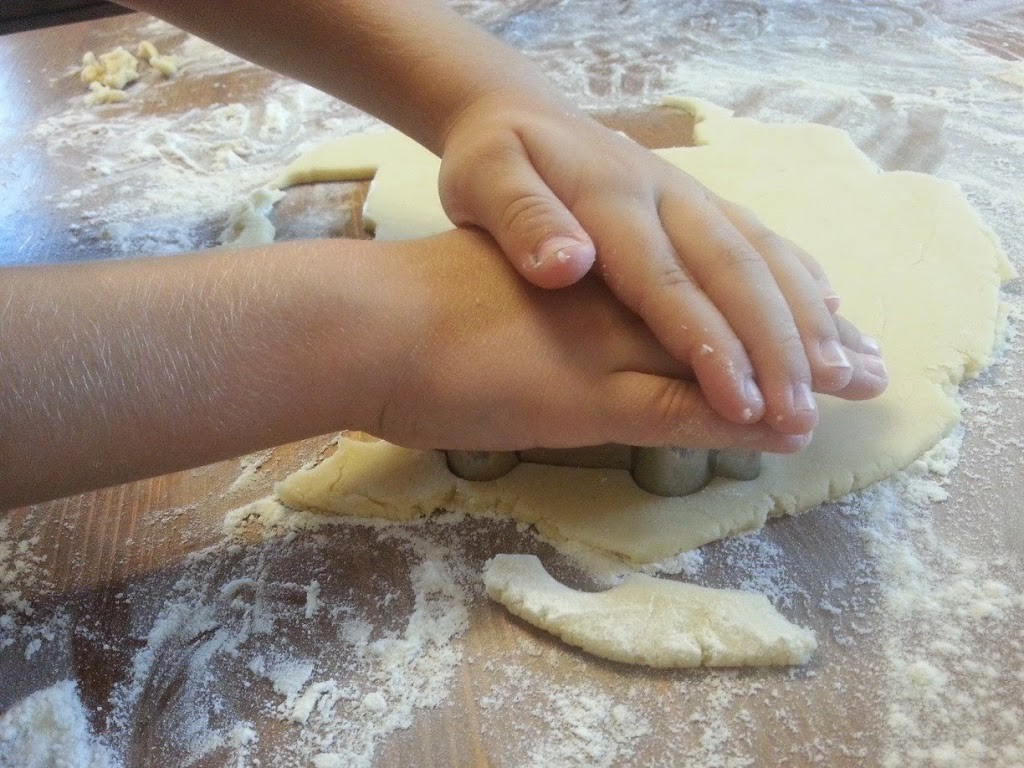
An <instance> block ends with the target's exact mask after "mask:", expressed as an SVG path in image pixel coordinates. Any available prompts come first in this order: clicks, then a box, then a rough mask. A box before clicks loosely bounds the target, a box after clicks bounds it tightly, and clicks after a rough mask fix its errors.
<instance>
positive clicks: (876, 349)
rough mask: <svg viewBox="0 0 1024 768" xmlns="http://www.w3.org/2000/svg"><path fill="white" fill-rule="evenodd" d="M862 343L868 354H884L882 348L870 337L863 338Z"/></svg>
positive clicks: (861, 338)
mask: <svg viewBox="0 0 1024 768" xmlns="http://www.w3.org/2000/svg"><path fill="white" fill-rule="evenodd" d="M860 343H861V345H862V346H863V347H864V349H866V350H867V351H868V352H871V353H872V354H875V355H878V354H881V352H882V347H881V346H880V345H879V344H878V342H877V341H875V340H874V339H872V338H871V337H870V336H861V337H860Z"/></svg>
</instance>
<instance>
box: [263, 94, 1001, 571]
mask: <svg viewBox="0 0 1024 768" xmlns="http://www.w3.org/2000/svg"><path fill="white" fill-rule="evenodd" d="M675 104H676V106H678V107H680V108H683V109H687V110H689V111H691V112H693V113H694V115H695V118H696V121H697V124H696V128H695V138H696V142H697V145H698V146H695V147H689V148H675V149H667V150H660V151H659V154H660V155H661V156H662V157H664V158H665V159H666V160H668V161H669V162H672V163H674V164H676V165H678V166H679V167H681V168H683V169H684V170H686V171H687V172H688V173H690V174H692V175H694V176H696V177H697V178H698V179H699V180H700V181H701V182H703V183H704V184H706V185H707V186H708V187H710V188H711V189H712V190H713V191H715V192H717V193H718V194H720V195H722V196H723V197H725V198H727V199H730V200H734V201H736V202H738V203H740V204H742V205H745V206H748V207H749V208H751V209H753V210H754V211H755V212H756V213H757V214H758V215H759V216H760V217H761V219H762V220H764V221H765V223H766V224H767V225H768V226H770V227H772V228H773V229H775V230H776V231H778V232H780V233H781V234H783V235H785V236H786V237H788V238H790V239H791V240H793V241H794V242H796V243H797V244H798V245H800V246H802V247H803V248H804V249H806V250H807V251H808V252H809V253H811V254H812V255H813V256H814V257H815V258H817V259H818V260H819V261H820V262H821V263H822V265H823V266H824V267H825V269H826V271H827V272H828V274H829V277H830V279H831V282H832V283H833V285H834V286H835V287H836V289H837V290H838V293H839V294H840V296H842V300H843V311H844V314H845V315H846V316H847V317H849V318H850V319H851V320H852V321H853V322H855V323H856V324H857V325H858V326H859V327H860V328H861V329H863V330H864V332H865V333H868V334H869V335H871V336H874V337H875V338H876V339H878V340H879V341H880V343H881V346H882V348H883V349H884V350H885V353H886V361H887V363H888V367H889V376H890V383H889V388H888V390H887V391H886V392H885V394H883V395H882V396H881V397H878V398H875V399H873V400H869V401H864V402H848V401H844V400H839V399H835V398H830V397H819V398H818V404H819V407H820V409H821V421H820V425H819V426H818V428H817V430H816V431H815V436H814V440H813V442H812V443H811V445H810V446H809V447H808V448H807V449H806V450H804V451H803V452H801V453H800V454H797V455H794V456H784V457H783V456H773V455H768V454H766V455H765V457H764V468H763V471H762V473H761V476H760V477H759V478H757V479H756V480H751V481H743V482H739V481H731V480H721V479H719V480H715V481H714V482H713V483H712V484H710V485H709V486H708V487H707V488H705V489H704V490H702V491H700V492H698V493H696V494H693V495H691V496H686V497H682V498H675V499H672V498H661V497H656V496H651V495H649V494H647V493H645V492H643V491H641V490H639V489H638V488H637V487H636V486H635V484H634V483H633V482H632V479H631V478H630V476H629V474H628V473H627V472H625V471H621V470H601V469H581V470H577V469H567V468H562V467H548V466H540V465H536V464H528V463H522V464H520V465H519V466H518V467H516V468H515V469H514V470H513V471H512V472H511V473H509V474H508V475H506V476H505V477H502V478H499V479H498V480H494V481H491V482H479V483H474V482H468V481H464V480H460V479H458V478H455V477H453V476H452V475H451V474H450V473H449V472H448V471H447V468H446V467H445V464H444V461H443V459H441V458H440V455H439V454H435V455H434V458H433V459H424V470H423V472H422V473H417V474H416V475H415V479H410V480H409V482H410V483H411V484H410V485H408V486H401V485H400V484H399V481H398V480H397V479H396V480H395V481H394V483H393V484H392V487H393V489H394V490H395V492H396V494H397V498H398V499H399V501H393V500H389V499H384V498H383V497H379V496H376V497H375V498H376V499H377V501H378V502H379V503H380V505H381V509H382V510H383V509H385V508H386V509H387V510H389V511H387V512H384V514H387V515H388V516H392V517H401V516H404V515H408V514H410V512H409V511H408V510H409V509H410V507H409V503H408V500H409V499H411V498H414V497H416V496H417V494H421V493H422V494H423V495H422V498H423V499H424V500H425V499H426V498H428V497H429V495H430V494H432V493H434V490H433V489H436V488H437V487H440V486H444V487H445V488H446V489H450V495H451V498H450V500H449V501H447V502H445V504H444V506H445V507H446V508H448V509H451V510H453V511H466V512H471V513H478V514H494V513H497V514H503V515H508V516H511V517H513V518H516V519H517V520H521V521H523V522H525V523H530V524H533V525H535V526H536V528H537V529H538V531H539V532H540V533H541V534H543V535H544V536H546V537H547V538H549V539H551V540H553V541H555V542H556V543H557V542H558V541H564V540H569V541H574V542H579V543H582V544H584V545H587V546H589V547H592V548H594V549H598V550H601V551H603V552H605V553H611V554H614V555H618V556H620V557H622V558H625V559H626V560H629V561H632V562H635V563H649V562H659V561H662V560H665V559H667V558H669V557H672V556H674V555H676V554H678V553H679V552H682V551H685V550H688V549H693V548H696V547H699V546H701V545H702V544H705V543H707V542H709V541H713V540H715V539H719V538H722V537H725V536H730V535H734V534H738V533H742V532H745V531H751V530H755V529H757V528H760V527H761V526H762V525H763V524H764V522H765V520H766V519H767V517H768V516H769V515H780V514H792V513H796V512H800V511H803V510H806V509H810V508H812V507H814V506H816V505H817V504H820V503H821V502H823V501H826V500H828V499H834V498H838V497H841V496H843V495H845V494H847V493H849V492H850V491H853V490H856V489H859V488H863V487H865V486H867V485H870V484H871V483H873V482H875V481H877V480H880V479H881V478H884V477H886V476H888V475H890V474H892V473H894V472H896V471H897V470H899V469H901V468H902V467H905V466H907V465H908V464H909V463H911V462H912V461H914V460H915V459H916V458H917V457H918V456H920V455H921V454H922V453H924V452H925V451H926V450H928V449H929V448H930V447H931V446H933V445H934V444H935V443H936V442H937V441H938V440H939V439H940V438H941V437H943V436H944V435H945V434H946V433H947V432H948V431H949V430H950V429H951V428H952V426H953V425H954V424H955V423H956V421H957V419H958V418H959V414H960V410H959V406H958V403H957V397H956V392H957V386H958V384H959V383H960V381H961V379H963V378H964V376H967V375H972V374H975V373H976V372H977V371H979V370H980V369H981V368H982V367H983V366H984V365H985V364H986V362H987V361H988V359H989V355H990V354H991V351H992V347H993V344H994V341H995V338H996V333H997V331H998V328H999V325H1000V322H1001V319H1002V310H1001V303H1000V300H999V287H1000V284H1001V283H1003V282H1005V281H1006V280H1008V279H1009V278H1011V277H1012V276H1013V274H1014V273H1013V269H1012V267H1011V266H1010V264H1009V262H1008V261H1007V259H1006V256H1005V255H1004V254H1003V252H1002V251H1001V249H1000V247H999V244H998V242H997V241H996V238H995V236H994V235H993V233H992V232H991V231H990V230H989V229H988V228H987V227H986V226H985V225H984V224H983V223H982V222H981V220H980V219H979V218H978V216H977V215H976V214H975V213H974V211H973V210H972V209H971V207H970V206H969V205H968V203H967V201H966V200H965V199H964V197H963V195H962V194H961V193H960V191H959V189H958V188H957V187H956V186H955V185H953V184H951V183H949V182H946V181H942V180H940V179H936V178H932V177H930V176H926V175H923V174H919V173H910V172H889V173H883V172H882V171H881V170H880V169H879V168H878V167H877V166H876V165H874V164H873V163H872V162H871V161H870V160H869V159H868V158H867V157H866V156H865V155H863V154H862V153H861V152H860V151H859V150H858V149H857V148H856V146H854V144H853V143H852V142H851V141H850V139H849V137H848V136H847V135H846V134H845V133H843V132H842V131H840V130H837V129H835V128H828V127H825V126H820V125H809V124H802V125H796V124H785V125H783V124H765V123H760V122H757V121H754V120H750V119H744V118H734V117H732V114H731V113H730V112H729V111H728V110H725V109H722V108H721V107H714V106H713V105H707V104H706V103H703V102H697V101H683V100H677V101H676V102H675ZM437 167H438V161H437V158H436V157H434V156H433V155H430V154H429V153H427V152H426V150H424V149H422V148H421V147H419V146H418V145H416V144H413V143H412V142H411V141H410V140H409V139H407V138H405V137H403V136H402V135H400V134H396V133H384V134H376V135H364V136H356V137H353V138H351V139H342V140H339V141H336V142H332V143H331V144H328V145H325V146H324V147H322V148H320V149H318V150H314V151H313V152H312V153H310V154H309V155H306V156H304V157H302V158H299V160H297V161H296V162H295V163H293V164H292V165H291V166H290V167H289V168H288V169H287V170H286V172H285V175H284V176H283V177H282V179H281V181H282V183H284V184H288V183H299V182H302V181H310V180H323V179H328V178H349V179H351V178H355V177H358V176H366V175H369V174H370V173H372V172H373V171H374V170H375V169H376V176H375V177H374V180H373V183H372V184H371V187H370V193H369V198H368V200H367V210H368V211H370V212H371V213H372V217H373V219H374V221H375V222H376V226H377V235H378V237H388V238H401V237H416V236H420V235H424V234H428V233H430V232H435V231H440V230H441V229H448V228H450V227H451V224H450V223H448V221H447V219H446V218H444V212H443V211H442V210H441V206H440V202H439V200H438V197H437V178H436V174H437ZM428 455H429V454H428ZM409 460H410V459H409V455H408V453H407V451H406V449H403V448H397V447H394V446H389V445H387V444H381V445H380V446H377V447H374V448H372V449H370V448H368V447H367V444H362V445H359V446H350V445H348V443H347V441H346V439H345V438H342V441H341V444H340V447H339V450H338V452H337V453H336V454H335V455H334V456H332V457H331V458H329V459H327V460H325V461H324V462H323V463H322V464H321V465H319V466H318V467H315V468H313V469H309V470H304V471H301V472H298V473H296V474H294V475H292V476H291V477H289V478H286V479H285V480H284V481H283V482H282V483H280V484H279V486H278V488H279V491H278V492H279V493H280V494H281V497H282V499H284V500H286V502H287V503H290V504H291V503H294V504H296V505H297V506H302V507H309V508H315V509H322V510H331V511H333V512H337V513H339V514H357V515H360V514H365V512H366V507H365V505H361V504H355V505H353V504H352V503H351V500H352V499H358V498H360V496H361V495H362V494H365V493H366V492H367V489H366V488H364V487H363V486H361V485H360V482H361V479H360V478H362V477H364V476H367V475H372V472H371V471H370V467H368V466H364V464H365V463H366V462H381V464H382V466H386V465H387V464H389V463H390V462H399V461H401V462H405V461H409ZM346 461H356V462H359V463H360V467H361V469H360V471H359V472H356V473H346V470H345V462H346ZM428 466H429V467H431V468H432V469H430V471H429V472H428V471H427V470H426V467H428ZM327 478H329V479H331V482H330V483H326V482H321V485H320V487H321V488H322V491H321V492H320V493H318V494H305V495H302V496H301V497H300V496H299V495H298V494H297V493H296V492H295V489H297V488H298V487H299V486H306V487H311V485H312V483H313V481H314V480H317V481H318V482H320V480H323V479H327ZM421 487H422V488H425V489H430V490H428V491H421V490H420V489H421ZM429 506H430V505H429V504H427V503H426V502H425V501H424V503H422V504H419V505H418V508H419V509H422V510H424V511H425V512H427V513H429V511H430V509H429ZM399 507H401V510H399ZM377 514H381V513H377Z"/></svg>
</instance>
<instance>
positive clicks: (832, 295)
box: [825, 291, 839, 315]
mask: <svg viewBox="0 0 1024 768" xmlns="http://www.w3.org/2000/svg"><path fill="white" fill-rule="evenodd" d="M825 306H826V307H828V311H829V312H831V313H832V314H833V315H834V314H835V313H836V312H838V311H839V294H838V293H836V292H835V291H830V292H829V293H826V294H825Z"/></svg>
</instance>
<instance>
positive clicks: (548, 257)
mask: <svg viewBox="0 0 1024 768" xmlns="http://www.w3.org/2000/svg"><path fill="white" fill-rule="evenodd" d="M593 248H594V247H593V246H592V245H587V244H586V243H581V242H580V241H579V240H573V239H572V238H571V237H552V238H551V239H550V240H546V241H545V242H544V243H542V244H541V246H540V248H539V249H538V250H537V253H535V254H534V256H533V266H534V268H540V267H543V266H545V265H546V264H550V263H557V264H564V263H566V262H567V261H574V260H576V259H589V258H590V257H591V256H592V254H593Z"/></svg>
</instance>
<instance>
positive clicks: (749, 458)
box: [445, 443, 761, 496]
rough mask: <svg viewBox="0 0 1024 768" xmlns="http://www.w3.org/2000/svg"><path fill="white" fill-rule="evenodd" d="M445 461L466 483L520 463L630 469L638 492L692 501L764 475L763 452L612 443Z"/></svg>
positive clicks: (461, 455) (472, 454)
mask: <svg viewBox="0 0 1024 768" xmlns="http://www.w3.org/2000/svg"><path fill="white" fill-rule="evenodd" d="M445 460H446V461H447V463H448V469H450V470H451V472H452V474H454V475H456V476H457V477H461V478H462V479H463V480H496V479H497V478H499V477H502V476H503V475H507V474H508V473H509V472H511V471H512V470H513V469H515V467H516V465H518V464H519V463H520V462H529V463H533V464H551V465H555V466H563V467H590V468H603V469H626V470H629V473H630V474H631V475H632V476H633V482H635V483H636V484H637V486H638V487H640V488H642V489H643V490H645V491H647V492H648V493H653V494H655V495H657V496H688V495H690V494H691V493H696V492H697V491H699V490H700V489H701V488H703V487H704V486H706V485H707V484H708V483H710V482H711V481H712V480H713V479H714V478H715V477H725V478H729V479H732V480H753V479H754V478H756V477H757V476H758V475H760V474H761V452H760V451H749V450H744V449H739V448H729V449H723V450H700V449H696V448H672V447H663V448H642V447H639V446H630V445H619V444H614V443H612V444H608V445H598V446H592V447H589V448H534V449H531V450H528V451H445Z"/></svg>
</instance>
